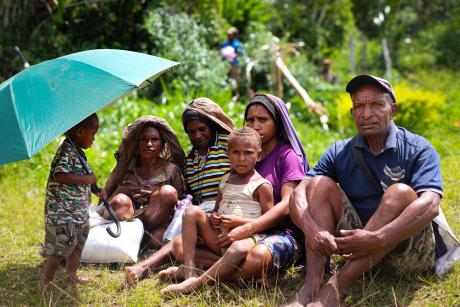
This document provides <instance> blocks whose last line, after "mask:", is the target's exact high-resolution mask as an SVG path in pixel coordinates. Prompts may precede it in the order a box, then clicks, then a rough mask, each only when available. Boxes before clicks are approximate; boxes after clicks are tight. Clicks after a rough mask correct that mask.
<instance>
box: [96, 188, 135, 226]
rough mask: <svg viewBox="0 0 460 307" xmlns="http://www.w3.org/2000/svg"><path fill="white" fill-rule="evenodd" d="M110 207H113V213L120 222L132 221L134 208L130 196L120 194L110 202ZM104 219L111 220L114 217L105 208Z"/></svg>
mask: <svg viewBox="0 0 460 307" xmlns="http://www.w3.org/2000/svg"><path fill="white" fill-rule="evenodd" d="M110 207H112V209H113V212H114V213H115V215H116V216H117V217H118V219H119V220H120V221H125V220H127V219H130V218H132V217H133V215H134V207H133V202H132V200H131V198H129V196H128V195H126V194H123V193H119V194H117V195H115V196H114V197H112V199H111V200H110ZM103 212H104V213H103V218H105V219H107V220H111V219H112V217H111V216H110V215H109V212H108V211H107V210H106V209H105V208H104V210H103Z"/></svg>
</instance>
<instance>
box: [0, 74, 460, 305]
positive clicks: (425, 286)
mask: <svg viewBox="0 0 460 307" xmlns="http://www.w3.org/2000/svg"><path fill="white" fill-rule="evenodd" d="M426 78H428V76H427V77H426ZM453 79H455V78H453ZM426 82H427V83H430V82H429V81H426ZM432 84H434V83H432ZM447 94H448V95H449V97H450V98H452V99H450V98H449V105H448V106H446V108H445V109H444V110H442V115H443V121H442V122H440V123H433V126H432V127H427V131H426V133H425V134H424V135H425V136H426V137H427V138H428V139H430V141H432V143H433V145H434V146H435V147H436V148H437V150H438V151H439V153H440V155H441V161H442V162H441V164H442V165H441V166H442V172H443V181H444V190H445V195H444V199H443V201H442V208H443V210H444V213H445V214H446V216H447V218H448V220H449V222H450V225H451V227H452V228H453V230H454V232H455V233H456V234H457V235H460V204H459V203H460V193H459V191H458V187H459V186H460V129H459V128H458V127H457V126H455V125H454V124H453V123H454V121H455V119H458V118H459V116H458V115H459V114H460V112H459V110H460V107H459V105H460V102H459V98H458V96H457V95H456V94H457V93H456V92H455V91H454V92H452V93H447ZM215 99H216V101H219V99H218V98H215ZM222 99H223V100H224V101H226V99H225V98H222ZM153 108H154V109H155V110H156V114H157V115H158V116H162V117H164V118H166V119H167V120H169V121H171V124H172V126H173V128H174V129H175V130H176V131H177V132H178V134H179V139H180V140H181V142H183V145H184V147H186V146H188V145H187V142H186V137H185V135H184V134H183V132H182V131H181V124H180V121H179V119H178V118H177V116H174V114H179V113H180V112H179V110H180V109H182V108H183V105H181V104H175V105H174V104H171V105H169V104H163V103H157V104H156V105H152V103H151V102H147V101H143V100H141V101H137V102H136V103H133V102H130V99H128V101H124V102H123V103H119V104H115V105H114V106H111V107H109V108H107V109H106V110H103V111H102V112H101V133H100V134H99V135H98V138H97V140H96V143H95V145H94V148H93V149H91V150H89V152H88V157H89V160H90V162H91V164H92V165H93V166H94V169H95V170H96V174H97V175H98V178H99V179H98V181H99V184H101V185H102V184H103V183H104V181H105V179H106V178H107V175H108V172H109V171H110V169H111V168H112V167H113V164H114V159H113V158H112V152H113V150H114V149H115V148H116V144H117V142H118V139H119V137H120V135H121V129H122V127H123V126H125V125H126V124H127V123H128V122H130V121H132V120H133V119H134V118H136V117H138V116H139V115H141V114H149V113H151V110H152V109H153ZM224 109H225V110H226V112H229V113H230V116H231V117H232V118H236V119H237V123H238V125H240V124H241V117H242V110H244V106H242V105H238V104H235V105H231V106H225V107H224ZM124 114H126V115H124ZM295 126H296V128H297V129H298V131H299V134H300V137H301V140H302V142H303V143H304V144H305V150H306V152H307V155H308V156H309V158H310V161H311V164H312V165H313V164H314V163H315V162H316V161H317V159H318V158H319V156H320V154H321V153H322V152H324V151H325V150H326V149H327V147H328V146H329V145H330V144H331V143H332V142H333V141H334V140H337V139H340V138H342V137H344V136H343V135H340V134H339V133H337V132H334V131H331V132H329V133H325V132H323V131H322V130H321V129H319V128H318V127H316V126H312V124H308V123H304V122H300V121H297V120H296V121H295ZM57 144H58V142H57V141H56V142H54V143H52V144H50V145H49V146H47V147H46V148H45V149H44V150H42V151H41V152H40V153H39V154H37V155H36V156H34V157H33V159H31V160H30V161H23V162H17V163H13V164H10V165H7V166H2V167H0V191H1V192H0V250H1V252H0V306H18V305H25V306H35V305H43V306H45V305H48V306H61V305H91V306H93V305H96V306H107V305H129V306H158V305H174V306H176V305H177V306H182V305H187V306H188V305H192V306H205V305H213V306H214V305H217V306H236V305H238V306H240V305H244V306H261V305H266V306H276V305H279V304H280V303H283V302H285V301H287V300H289V298H290V297H291V296H292V294H293V293H294V291H295V289H296V288H297V287H298V285H299V284H300V283H301V281H302V279H303V273H302V272H297V271H296V270H295V269H290V270H289V271H288V273H287V274H286V275H284V276H280V277H279V278H278V279H277V284H276V286H275V287H274V288H271V289H268V288H266V287H264V286H263V285H261V284H260V283H257V282H249V283H246V284H226V283H220V284H218V285H215V286H210V287H206V288H205V289H203V290H201V291H199V292H198V293H197V294H196V295H188V296H180V297H176V298H172V299H166V298H162V297H161V296H160V294H159V290H160V289H161V288H162V287H164V286H166V285H167V284H166V283H160V282H159V281H158V280H157V279H156V278H155V276H153V277H152V278H149V279H146V280H145V281H143V282H142V283H141V284H140V285H139V286H138V287H135V288H131V289H126V288H124V287H122V284H123V280H124V276H123V272H122V266H107V265H84V266H82V267H81V269H80V274H85V275H89V276H90V277H92V280H93V281H92V283H90V284H89V285H84V286H78V288H74V287H70V286H67V285H66V284H65V283H64V281H63V280H62V276H63V267H61V268H60V269H59V271H58V272H57V274H56V276H57V278H56V281H55V282H56V289H57V290H55V291H54V292H53V296H52V297H51V300H49V301H46V300H44V299H43V297H42V296H41V295H40V294H39V293H38V290H37V282H38V280H39V277H40V274H41V270H42V266H43V264H44V259H43V258H41V256H39V255H38V250H39V242H41V241H42V240H43V238H44V227H43V204H44V192H45V186H46V179H47V173H48V168H49V165H50V163H51V159H52V157H53V155H54V152H55V151H56V148H57ZM146 256H147V253H145V254H142V255H141V259H142V258H143V257H146ZM459 289H460V263H457V264H456V265H455V266H454V268H453V270H452V271H451V272H450V274H448V275H446V276H444V277H442V278H438V277H436V276H432V275H415V276H388V275H385V274H382V273H378V274H377V275H375V274H367V275H366V276H364V277H363V279H362V280H360V281H359V282H357V283H356V285H355V286H354V287H353V289H352V292H351V294H350V295H349V296H348V297H347V299H346V301H347V303H349V304H351V305H356V306H358V305H359V306H362V305H364V306H407V305H411V306H459V305H460V290H459Z"/></svg>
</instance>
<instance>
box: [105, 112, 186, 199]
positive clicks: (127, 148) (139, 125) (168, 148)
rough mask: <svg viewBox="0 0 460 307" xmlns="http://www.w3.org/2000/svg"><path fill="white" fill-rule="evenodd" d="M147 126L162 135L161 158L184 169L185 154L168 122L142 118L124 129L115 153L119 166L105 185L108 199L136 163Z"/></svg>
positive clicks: (150, 117) (146, 117) (148, 117)
mask: <svg viewBox="0 0 460 307" xmlns="http://www.w3.org/2000/svg"><path fill="white" fill-rule="evenodd" d="M146 126H148V127H153V128H155V129H157V130H158V132H159V133H160V136H161V139H162V141H163V150H162V151H161V153H160V157H161V158H162V159H165V160H169V161H171V162H172V163H174V164H176V165H177V166H178V167H179V168H180V169H183V167H184V164H185V154H184V151H183V150H182V147H181V146H180V144H179V140H178V139H177V136H176V134H175V133H174V130H173V129H172V128H171V126H170V125H169V124H168V122H167V121H165V120H164V119H163V118H159V117H156V116H152V115H145V116H141V117H139V118H138V119H137V120H136V121H134V122H133V123H131V124H129V125H128V126H127V127H126V128H125V129H123V134H122V137H121V144H120V146H119V147H118V150H117V151H116V152H115V158H116V159H117V164H116V165H115V168H114V169H113V171H112V173H111V174H110V176H109V178H108V179H107V183H106V185H105V191H106V193H107V197H110V196H111V195H112V193H113V192H114V191H115V189H116V188H117V186H118V185H119V184H120V183H121V181H122V180H123V177H124V176H125V174H126V172H127V171H128V169H129V168H130V166H131V165H132V163H134V162H135V158H136V155H137V151H138V144H139V136H140V134H141V131H142V130H143V129H144V127H146Z"/></svg>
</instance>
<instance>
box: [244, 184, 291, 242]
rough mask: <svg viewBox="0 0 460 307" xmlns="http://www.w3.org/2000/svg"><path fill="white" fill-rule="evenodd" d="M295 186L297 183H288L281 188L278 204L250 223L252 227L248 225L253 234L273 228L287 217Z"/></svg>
mask: <svg viewBox="0 0 460 307" xmlns="http://www.w3.org/2000/svg"><path fill="white" fill-rule="evenodd" d="M297 184H298V182H297V181H289V182H286V183H285V184H283V185H282V186H281V200H280V202H279V203H277V204H276V205H275V206H273V208H271V209H270V210H268V211H267V212H266V213H265V214H263V215H262V216H260V217H258V218H257V219H255V220H254V221H252V226H251V225H249V226H251V228H253V233H257V232H261V231H264V230H267V229H269V228H271V227H274V226H276V225H278V224H279V223H281V222H282V221H284V220H285V219H286V218H288V217H289V198H290V197H291V194H292V192H293V191H294V189H295V187H296V186H297ZM251 234H252V233H251Z"/></svg>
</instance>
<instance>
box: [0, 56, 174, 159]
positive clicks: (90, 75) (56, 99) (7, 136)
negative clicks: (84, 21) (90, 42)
mask: <svg viewBox="0 0 460 307" xmlns="http://www.w3.org/2000/svg"><path fill="white" fill-rule="evenodd" d="M177 64H178V63H176V62H173V61H169V60H165V59H162V58H159V57H154V56H151V55H147V54H142V53H138V52H132V51H125V50H116V49H97V50H88V51H83V52H78V53H73V54H70V55H66V56H63V57H59V58H56V59H53V60H49V61H45V62H42V63H40V64H37V65H34V66H31V67H29V68H27V69H26V70H23V71H21V72H20V73H18V74H16V75H14V76H13V77H11V78H10V79H8V80H6V81H5V82H3V83H2V84H0V140H1V145H0V165H3V164H6V163H10V162H14V161H18V160H23V159H28V158H30V157H31V156H32V155H34V154H35V153H36V152H37V151H39V150H40V149H42V148H43V147H45V146H46V145H47V144H49V143H50V142H51V141H52V140H53V139H54V138H56V137H57V136H59V135H61V134H63V133H64V132H66V131H67V130H69V129H70V128H71V127H73V126H75V125H76V124H77V123H79V122H80V121H81V120H83V119H84V118H86V117H88V116H89V115H90V114H92V113H94V112H96V111H98V110H99V109H101V108H102V107H104V106H105V105H107V104H109V103H111V102H113V101H115V100H117V99H119V98H121V97H122V96H124V95H127V94H129V93H130V92H132V91H133V90H135V89H139V88H142V87H144V86H146V85H148V84H150V83H152V81H153V80H154V79H155V78H157V77H158V76H159V75H161V74H162V73H163V72H164V71H166V70H167V69H169V68H171V67H173V66H175V65H177Z"/></svg>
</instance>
